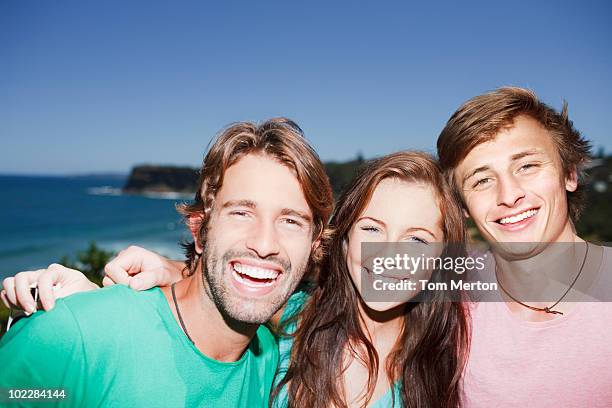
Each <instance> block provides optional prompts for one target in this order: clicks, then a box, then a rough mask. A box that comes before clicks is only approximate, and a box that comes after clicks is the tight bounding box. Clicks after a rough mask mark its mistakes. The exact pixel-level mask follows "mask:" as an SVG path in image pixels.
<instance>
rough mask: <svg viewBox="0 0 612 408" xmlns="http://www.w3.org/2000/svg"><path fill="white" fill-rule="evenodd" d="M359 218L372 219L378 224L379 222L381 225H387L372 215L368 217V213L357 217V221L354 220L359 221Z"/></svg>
mask: <svg viewBox="0 0 612 408" xmlns="http://www.w3.org/2000/svg"><path fill="white" fill-rule="evenodd" d="M361 220H371V221H374V222H376V223H378V224H380V225H382V226H387V224H385V223H384V221H381V220H379V219H377V218H374V217H370V216H369V215H364V216H363V217H359V218H358V219H357V221H355V222H359V221H361Z"/></svg>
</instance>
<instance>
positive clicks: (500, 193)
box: [497, 175, 525, 207]
mask: <svg viewBox="0 0 612 408" xmlns="http://www.w3.org/2000/svg"><path fill="white" fill-rule="evenodd" d="M524 197H525V191H524V190H523V189H522V187H521V185H520V183H519V182H518V181H517V180H516V178H515V177H513V176H512V175H508V176H505V177H503V176H502V177H499V179H498V183H497V205H503V206H505V207H514V206H515V205H516V204H518V202H519V201H520V200H521V199H522V198H524Z"/></svg>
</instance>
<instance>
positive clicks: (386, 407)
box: [274, 286, 402, 408]
mask: <svg viewBox="0 0 612 408" xmlns="http://www.w3.org/2000/svg"><path fill="white" fill-rule="evenodd" d="M309 297H310V295H309V294H308V292H307V290H306V288H305V287H304V286H300V287H299V288H298V290H296V291H295V292H294V293H293V295H291V297H290V298H289V300H288V301H287V305H286V306H285V310H284V312H283V316H282V317H281V324H283V323H284V322H286V321H287V320H289V319H290V318H292V317H294V316H295V315H296V314H297V313H299V312H300V311H301V310H302V308H303V307H304V305H305V303H306V301H307V300H308V298H309ZM284 329H285V332H286V333H287V334H288V335H289V336H280V338H279V339H278V349H279V368H278V375H277V377H276V383H277V384H278V383H279V382H280V380H281V379H282V378H283V376H284V374H285V373H286V372H287V370H288V369H289V361H290V359H291V348H292V347H293V337H292V336H291V335H293V334H294V333H295V331H296V330H297V323H296V322H295V321H293V322H290V323H288V324H287V325H286V326H285V327H284ZM393 394H395V395H393ZM394 397H395V404H394V403H393V402H394V400H393V398H394ZM288 398H289V396H288V394H287V389H286V387H283V388H282V389H281V390H280V392H279V393H278V396H277V397H276V400H275V401H274V408H285V407H287V406H288ZM390 407H393V408H401V407H402V397H401V394H400V387H399V384H395V385H394V386H393V388H390V389H389V390H388V391H387V392H386V393H385V395H383V396H382V397H380V398H379V399H378V400H376V401H375V402H374V403H372V404H370V408H390Z"/></svg>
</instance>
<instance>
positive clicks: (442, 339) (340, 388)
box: [272, 152, 469, 408]
mask: <svg viewBox="0 0 612 408" xmlns="http://www.w3.org/2000/svg"><path fill="white" fill-rule="evenodd" d="M387 178H397V179H400V180H404V181H408V182H416V183H423V184H427V185H430V186H432V187H433V190H434V191H435V192H436V195H437V198H438V203H439V205H440V209H441V213H442V229H443V231H444V242H445V243H446V245H445V250H444V252H445V253H443V255H442V256H449V255H450V256H458V255H462V253H463V251H464V249H463V243H464V242H465V240H466V231H465V226H464V223H463V216H462V212H461V207H460V206H459V204H458V203H457V202H456V201H453V198H452V197H453V195H452V194H449V191H448V187H447V185H446V183H445V181H444V178H443V177H442V173H441V171H440V169H439V167H438V164H437V163H436V162H435V160H434V159H433V158H431V157H430V156H429V155H427V154H424V153H419V152H398V153H394V154H391V155H388V156H385V157H383V158H380V159H377V160H374V161H373V162H371V163H369V165H367V166H366V167H365V168H364V169H363V171H362V172H361V173H360V175H359V176H358V177H357V178H356V179H355V180H354V181H353V182H352V183H351V184H350V186H349V187H348V188H347V190H346V191H345V192H344V194H342V196H341V197H340V198H339V200H338V203H337V206H336V208H335V210H334V213H333V215H332V218H331V221H330V224H331V227H332V229H333V231H334V235H333V238H332V240H331V242H330V245H329V252H328V256H327V257H326V259H325V260H324V261H323V267H322V268H321V275H320V276H319V281H318V284H317V286H316V288H315V289H314V291H313V293H312V296H311V297H310V299H309V300H308V302H307V303H306V305H305V306H304V309H303V311H302V313H300V315H299V321H298V328H297V331H296V333H295V340H294V344H293V348H292V352H291V361H290V364H289V367H288V369H287V371H286V373H284V374H285V376H284V378H283V379H282V380H281V381H280V382H279V384H278V386H277V387H276V388H275V390H274V391H273V393H272V398H275V397H276V396H278V393H279V391H280V389H281V388H282V387H283V386H286V387H287V388H288V397H289V405H290V406H292V407H330V406H335V407H346V406H347V403H346V398H345V393H344V381H343V372H344V369H345V368H346V364H347V361H346V351H347V350H351V352H352V355H353V357H355V358H358V359H359V360H360V361H362V363H363V364H365V365H366V367H367V369H368V372H369V380H368V384H367V389H366V392H365V398H364V399H362V400H361V401H363V406H366V405H367V404H368V402H370V400H371V398H372V394H373V393H374V388H375V385H376V381H377V373H378V367H379V357H378V353H377V351H376V349H375V348H374V346H373V344H372V343H371V341H370V340H369V338H368V336H367V335H366V333H365V332H364V329H363V324H362V319H361V318H360V312H359V305H358V303H359V302H360V301H361V299H360V296H359V293H358V292H357V290H356V289H355V287H354V285H353V284H352V281H351V278H350V275H349V271H348V267H347V264H346V254H345V249H344V246H343V242H344V241H345V240H347V237H348V233H349V231H350V229H351V227H352V226H353V224H354V223H355V221H356V220H357V219H358V217H359V215H360V214H361V213H362V211H363V210H364V209H365V207H366V206H367V204H368V202H369V200H370V198H371V197H372V194H373V192H374V190H375V188H376V187H377V186H378V184H379V183H380V182H381V181H382V180H384V179H387ZM401 210H402V209H401V203H398V211H401ZM449 243H452V244H453V245H449ZM456 244H460V245H456ZM451 248H452V249H451ZM438 278H439V277H438ZM438 278H436V272H434V274H433V275H432V280H433V279H438ZM430 295H431V296H432V297H433V298H430V299H429V300H428V301H427V302H419V303H406V305H405V306H404V307H405V313H404V321H403V329H402V332H401V335H400V337H399V338H398V340H397V342H396V344H395V347H394V349H393V351H392V352H391V353H390V354H389V356H388V357H387V364H386V367H385V368H386V374H387V376H388V377H389V380H390V382H391V383H392V384H394V383H399V385H400V395H401V400H402V401H401V402H402V405H403V406H404V407H419V408H421V407H457V406H460V379H461V373H462V371H463V368H464V365H465V361H466V359H467V353H468V346H469V316H468V313H467V310H466V309H465V308H464V306H462V304H461V303H460V302H458V301H451V300H452V299H450V296H451V295H450V294H449V293H445V292H440V291H437V292H435V293H430ZM454 300H457V299H454ZM281 374H282V373H281Z"/></svg>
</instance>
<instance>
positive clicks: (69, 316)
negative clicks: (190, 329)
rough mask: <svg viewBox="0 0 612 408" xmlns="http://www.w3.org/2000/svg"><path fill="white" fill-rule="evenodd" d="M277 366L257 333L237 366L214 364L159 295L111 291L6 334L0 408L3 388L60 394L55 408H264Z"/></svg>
mask: <svg viewBox="0 0 612 408" xmlns="http://www.w3.org/2000/svg"><path fill="white" fill-rule="evenodd" d="M277 365H278V349H277V346H276V342H275V339H274V337H273V336H272V334H271V333H270V331H269V330H268V329H267V328H266V327H264V326H261V327H260V328H259V329H258V331H257V335H256V337H255V338H254V339H253V341H251V343H250V345H249V347H248V349H247V350H246V352H245V353H244V355H243V356H242V357H241V359H240V360H238V361H236V362H231V363H223V362H219V361H215V360H213V359H211V358H208V357H206V356H205V355H203V354H202V353H200V351H199V350H198V349H197V348H195V346H194V345H193V344H192V343H191V342H190V341H189V340H188V339H187V337H186V336H185V334H184V333H183V331H182V330H181V328H180V327H179V325H178V323H177V322H176V320H175V318H174V316H173V314H172V312H171V310H170V307H169V305H168V302H167V301H166V298H165V297H164V295H163V293H162V292H161V290H159V289H157V288H155V289H151V290H148V291H145V292H136V291H133V290H131V289H128V288H127V287H125V286H122V285H114V286H112V287H110V288H105V289H102V290H98V291H95V292H88V293H79V294H76V295H74V296H71V297H68V298H66V299H62V300H59V301H58V302H57V304H56V306H55V308H54V309H53V310H52V311H50V312H47V313H44V312H41V313H35V314H34V315H33V316H31V317H30V318H28V319H22V320H21V321H19V322H18V323H17V324H16V325H15V326H14V327H13V328H12V329H11V330H10V331H9V332H8V333H6V334H5V336H4V337H3V339H2V341H1V342H0V392H1V393H2V395H0V406H2V405H3V404H6V402H7V399H6V398H7V394H8V389H24V388H29V389H32V388H36V389H64V390H65V396H66V398H65V399H63V400H62V399H57V400H55V401H54V402H55V403H57V405H58V406H62V407H63V406H78V407H96V406H116V407H140V406H142V407H207V408H209V407H215V408H216V407H258V406H260V407H267V405H268V398H269V394H270V389H271V386H272V381H273V378H274V373H275V371H276V368H277ZM13 402H14V401H13ZM19 403H20V404H23V405H25V406H41V403H34V402H33V401H32V400H26V399H21V400H19ZM54 405H55V404H54V403H53V402H50V401H49V402H48V403H45V404H44V405H42V406H45V407H48V406H54Z"/></svg>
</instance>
